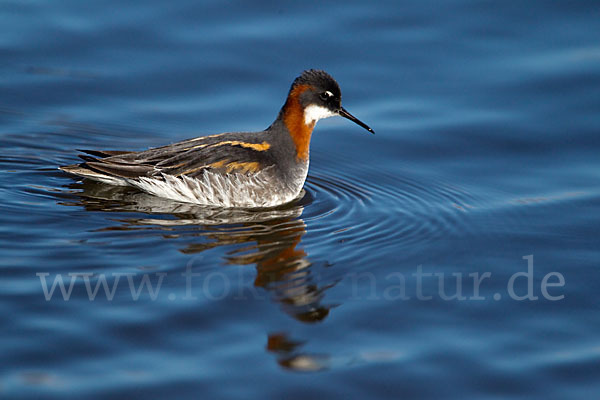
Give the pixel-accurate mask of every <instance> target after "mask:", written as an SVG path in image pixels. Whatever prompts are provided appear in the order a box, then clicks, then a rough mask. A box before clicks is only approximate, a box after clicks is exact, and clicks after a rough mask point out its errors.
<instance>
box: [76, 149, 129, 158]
mask: <svg viewBox="0 0 600 400" xmlns="http://www.w3.org/2000/svg"><path fill="white" fill-rule="evenodd" d="M77 151H80V152H82V153H86V154H89V155H91V156H95V157H100V158H106V157H112V156H122V155H123V154H130V153H132V152H131V151H116V150H83V149H77ZM80 157H81V156H80Z"/></svg>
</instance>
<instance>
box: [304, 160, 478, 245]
mask: <svg viewBox="0 0 600 400" xmlns="http://www.w3.org/2000/svg"><path fill="white" fill-rule="evenodd" d="M306 190H307V191H308V192H309V193H310V194H311V195H312V198H313V202H312V203H311V204H310V206H309V207H307V208H306V210H305V212H304V214H303V218H305V220H306V221H307V224H308V229H309V231H310V232H313V233H315V232H316V233H317V234H316V235H314V236H313V240H314V239H316V240H318V242H319V243H323V242H324V241H332V242H333V241H336V242H342V243H346V244H355V245H359V244H365V245H367V244H368V248H369V251H373V250H377V249H381V248H383V247H388V246H390V247H393V248H394V249H395V250H398V251H402V252H410V251H412V250H418V249H419V248H421V247H422V246H425V245H426V244H427V243H429V242H431V241H432V240H436V239H438V238H441V237H447V236H448V235H460V234H463V233H467V232H468V231H469V229H470V228H469V225H468V222H467V217H468V214H469V212H470V211H471V210H473V209H475V208H476V207H477V204H478V203H479V202H480V201H481V200H480V199H476V198H474V197H473V196H472V195H470V194H469V193H468V192H467V191H466V190H465V189H463V188H460V187H457V186H454V185H450V184H446V183H444V182H440V181H438V180H436V179H435V178H434V177H431V176H414V175H411V174H410V173H408V172H406V171H399V172H398V173H393V172H382V171H381V170H374V169H369V168H364V167H363V166H361V168H360V171H359V170H358V168H357V169H355V170H353V169H352V168H351V169H346V170H345V172H339V171H337V170H336V171H335V172H333V171H331V170H329V169H327V168H320V169H318V170H317V171H315V172H313V173H311V174H310V175H309V177H308V180H307V184H306ZM315 236H316V237H315ZM349 247H350V252H349V253H347V254H346V255H350V256H356V255H357V254H358V253H359V252H360V249H359V247H360V246H349Z"/></svg>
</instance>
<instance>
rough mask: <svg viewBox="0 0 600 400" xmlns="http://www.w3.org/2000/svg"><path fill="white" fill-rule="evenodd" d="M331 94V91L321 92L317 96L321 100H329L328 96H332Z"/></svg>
mask: <svg viewBox="0 0 600 400" xmlns="http://www.w3.org/2000/svg"><path fill="white" fill-rule="evenodd" d="M332 96H333V93H331V92H330V91H326V92H323V93H321V94H320V95H319V97H320V98H321V100H323V101H327V100H329V98H330V97H332Z"/></svg>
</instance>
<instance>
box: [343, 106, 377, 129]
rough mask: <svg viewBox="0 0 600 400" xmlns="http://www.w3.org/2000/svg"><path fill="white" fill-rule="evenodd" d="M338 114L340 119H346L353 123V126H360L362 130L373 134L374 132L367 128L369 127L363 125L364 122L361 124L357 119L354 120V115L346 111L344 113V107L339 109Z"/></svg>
mask: <svg viewBox="0 0 600 400" xmlns="http://www.w3.org/2000/svg"><path fill="white" fill-rule="evenodd" d="M339 114H340V115H341V116H342V117H344V118H347V119H349V120H350V121H352V122H354V123H355V124H357V125H360V126H362V127H363V128H365V129H366V130H368V131H369V132H371V133H372V134H375V131H374V130H373V129H371V128H370V127H369V125H367V124H365V123H364V122H362V121H361V120H359V119H358V118H356V117H355V116H354V115H352V114H350V113H349V112H348V111H346V109H345V108H344V107H342V108H341V109H340V111H339Z"/></svg>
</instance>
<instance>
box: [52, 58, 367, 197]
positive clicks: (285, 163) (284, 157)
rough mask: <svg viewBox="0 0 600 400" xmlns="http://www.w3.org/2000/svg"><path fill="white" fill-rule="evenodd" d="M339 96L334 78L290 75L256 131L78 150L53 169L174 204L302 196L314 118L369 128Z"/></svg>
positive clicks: (308, 73)
mask: <svg viewBox="0 0 600 400" xmlns="http://www.w3.org/2000/svg"><path fill="white" fill-rule="evenodd" d="M341 101H342V94H341V90H340V86H339V85H338V83H337V82H336V80H335V79H334V78H333V77H332V76H331V75H329V74H328V73H327V72H325V71H323V70H318V69H309V70H305V71H303V72H302V73H301V74H300V75H299V76H298V77H297V78H296V79H295V80H294V81H293V83H292V85H291V87H290V90H289V92H288V95H287V98H286V100H285V103H284V105H283V107H282V108H281V110H280V111H279V114H278V115H277V118H276V119H275V121H274V122H273V123H272V124H271V125H270V126H269V127H268V128H267V129H265V130H263V131H259V132H226V133H220V134H216V135H208V136H200V137H195V138H192V139H187V140H183V141H180V142H176V143H172V144H168V145H166V146H162V147H155V148H150V149H148V150H144V151H113V150H79V151H80V152H82V153H85V154H82V155H79V157H80V158H81V159H82V160H83V162H82V163H78V164H72V165H66V166H61V167H59V168H60V169H61V170H63V171H65V172H68V173H69V174H72V175H76V176H78V177H83V178H88V179H92V180H95V181H100V182H104V183H108V184H111V185H119V186H132V187H135V188H138V189H139V190H142V191H144V192H147V193H150V194H153V195H155V196H159V197H163V198H168V199H171V200H175V201H179V202H186V203H195V204H199V205H205V206H217V207H224V208H265V207H267V208H268V207H276V206H279V205H282V204H286V203H289V202H292V201H294V200H296V199H297V198H299V197H300V196H301V193H302V189H303V187H304V182H305V181H306V177H307V174H308V166H309V147H310V139H311V135H312V132H313V129H314V127H315V125H316V123H317V121H319V120H320V119H323V118H328V117H332V116H341V117H344V118H346V119H349V120H350V121H352V122H354V123H356V124H358V125H359V126H361V127H363V128H364V129H366V130H367V131H369V132H371V133H373V134H374V133H375V132H374V131H373V129H371V128H370V127H369V126H368V125H366V124H365V123H364V122H362V121H360V120H359V119H357V118H356V117H355V116H353V115H352V114H350V113H349V112H348V111H346V109H345V108H344V107H342V103H341Z"/></svg>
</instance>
